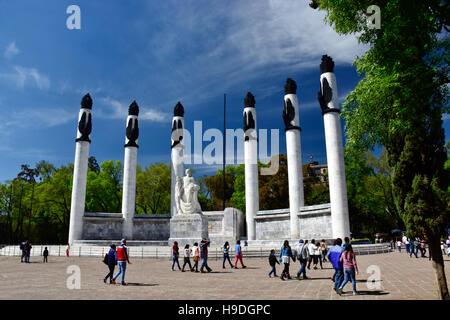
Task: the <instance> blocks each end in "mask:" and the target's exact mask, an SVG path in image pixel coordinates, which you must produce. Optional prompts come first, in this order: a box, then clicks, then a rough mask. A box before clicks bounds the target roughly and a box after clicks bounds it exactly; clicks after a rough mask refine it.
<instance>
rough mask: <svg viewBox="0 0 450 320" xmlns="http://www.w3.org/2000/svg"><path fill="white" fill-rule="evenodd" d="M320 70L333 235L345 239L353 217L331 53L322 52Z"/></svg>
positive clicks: (319, 93)
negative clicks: (350, 215)
mask: <svg viewBox="0 0 450 320" xmlns="http://www.w3.org/2000/svg"><path fill="white" fill-rule="evenodd" d="M320 74H321V75H320V91H319V92H318V94H317V96H318V100H319V104H320V107H321V109H322V115H323V122H324V126H325V144H326V151H327V163H328V181H329V186H330V204H331V227H332V237H333V238H337V237H339V238H341V239H344V237H349V236H350V221H349V215H348V201H347V186H346V181H345V164H344V149H343V141H342V129H341V122H340V119H339V113H340V109H339V100H338V90H337V82H336V76H335V74H334V62H333V59H331V57H329V56H327V55H324V56H322V63H321V64H320Z"/></svg>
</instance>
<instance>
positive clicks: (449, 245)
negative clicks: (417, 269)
mask: <svg viewBox="0 0 450 320" xmlns="http://www.w3.org/2000/svg"><path fill="white" fill-rule="evenodd" d="M396 246H397V249H398V252H402V247H403V246H404V247H405V251H406V254H409V257H410V258H412V256H413V255H414V256H415V257H416V258H418V257H419V256H418V253H419V251H420V256H421V257H422V258H425V257H426V253H427V242H426V241H425V239H419V238H415V239H409V238H408V237H407V236H406V235H403V237H402V240H398V241H397V243H396ZM441 250H442V254H443V255H447V256H450V235H449V236H447V239H446V240H445V242H444V241H441ZM428 257H429V259H431V254H429V255H428Z"/></svg>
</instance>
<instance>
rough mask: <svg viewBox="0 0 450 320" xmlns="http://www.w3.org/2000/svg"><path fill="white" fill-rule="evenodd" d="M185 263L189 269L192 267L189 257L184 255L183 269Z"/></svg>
mask: <svg viewBox="0 0 450 320" xmlns="http://www.w3.org/2000/svg"><path fill="white" fill-rule="evenodd" d="M187 264H188V265H189V269H192V265H191V259H189V258H188V257H184V263H183V270H184V267H185V266H186V265H187Z"/></svg>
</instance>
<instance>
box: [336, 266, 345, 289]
mask: <svg viewBox="0 0 450 320" xmlns="http://www.w3.org/2000/svg"><path fill="white" fill-rule="evenodd" d="M334 271H335V273H334V289H335V290H336V291H337V290H338V289H339V288H340V286H341V283H342V281H343V280H344V270H343V269H336V268H334Z"/></svg>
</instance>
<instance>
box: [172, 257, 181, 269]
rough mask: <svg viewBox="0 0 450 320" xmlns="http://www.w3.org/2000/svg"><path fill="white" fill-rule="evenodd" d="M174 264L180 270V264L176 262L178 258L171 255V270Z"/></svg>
mask: <svg viewBox="0 0 450 320" xmlns="http://www.w3.org/2000/svg"><path fill="white" fill-rule="evenodd" d="M175 262H176V263H177V265H178V269H179V270H181V267H180V263H179V262H178V256H177V255H175V254H174V255H172V270H173V267H174V266H175Z"/></svg>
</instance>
